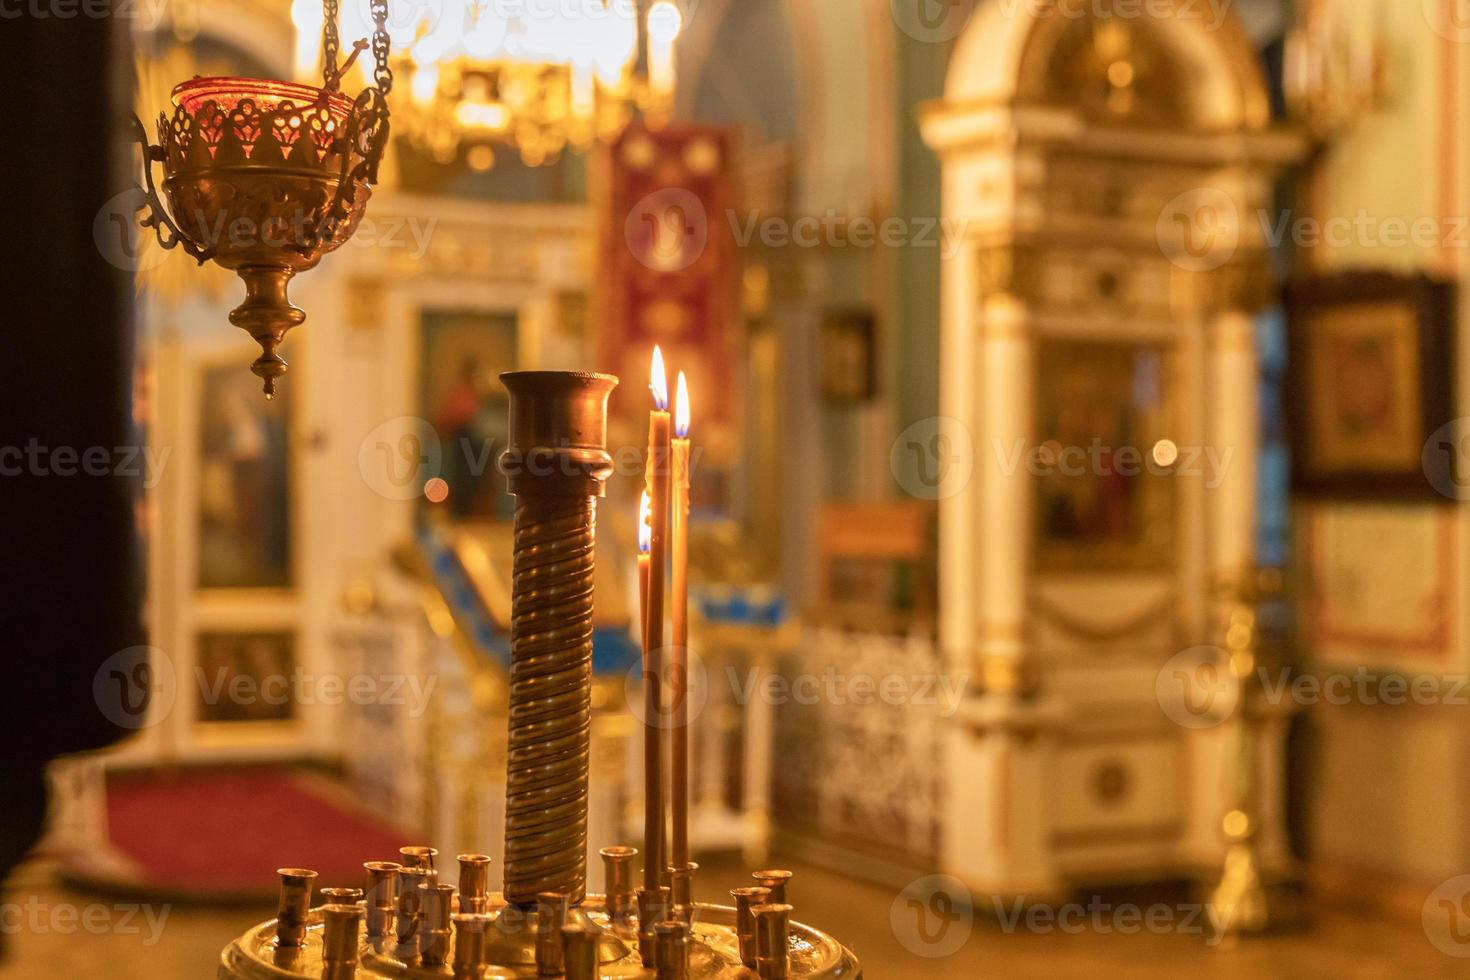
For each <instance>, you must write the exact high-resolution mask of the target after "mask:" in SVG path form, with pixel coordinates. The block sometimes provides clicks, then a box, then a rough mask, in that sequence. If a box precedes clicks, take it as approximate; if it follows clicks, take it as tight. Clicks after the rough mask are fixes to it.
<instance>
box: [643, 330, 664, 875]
mask: <svg viewBox="0 0 1470 980" xmlns="http://www.w3.org/2000/svg"><path fill="white" fill-rule="evenodd" d="M648 388H649V391H651V392H652V393H653V406H654V407H653V411H651V412H649V413H648V462H647V466H646V467H645V479H646V481H647V492H648V497H649V502H650V505H651V511H650V514H649V522H648V524H649V550H648V603H647V606H648V610H647V613H646V614H645V616H644V633H643V678H644V719H643V773H644V776H643V778H644V787H643V806H644V810H643V865H644V866H643V887H644V888H646V889H649V890H653V889H656V888H658V887H659V878H660V875H661V873H662V871H663V867H664V855H665V854H666V853H667V851H666V849H665V848H664V825H665V822H666V821H665V819H664V794H663V788H664V787H663V780H664V764H663V738H662V730H663V725H662V723H661V718H662V714H661V713H662V711H663V703H664V699H663V675H662V664H661V662H660V657H661V656H662V653H661V651H662V650H663V645H664V554H665V547H666V539H667V537H668V527H669V380H668V375H667V374H666V373H665V372H664V355H663V351H661V350H659V348H658V347H657V346H655V347H654V348H653V364H652V366H651V368H650V378H649V383H648Z"/></svg>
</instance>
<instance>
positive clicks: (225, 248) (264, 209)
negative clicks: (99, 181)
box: [133, 0, 393, 398]
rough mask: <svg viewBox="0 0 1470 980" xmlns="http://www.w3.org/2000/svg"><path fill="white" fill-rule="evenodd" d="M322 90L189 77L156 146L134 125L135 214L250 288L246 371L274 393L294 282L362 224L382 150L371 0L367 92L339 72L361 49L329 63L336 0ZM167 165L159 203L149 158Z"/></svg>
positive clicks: (384, 62) (375, 12) (329, 13)
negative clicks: (347, 87) (139, 173)
mask: <svg viewBox="0 0 1470 980" xmlns="http://www.w3.org/2000/svg"><path fill="white" fill-rule="evenodd" d="M325 8H326V16H325V17H324V18H323V27H322V47H323V69H322V74H323V79H324V84H323V86H322V87H321V88H316V87H314V86H311V85H302V84H298V83H294V82H284V81H274V80H269V79H258V78H198V77H196V78H193V79H191V80H189V81H187V82H183V83H182V84H180V85H178V86H177V87H176V88H174V90H173V104H174V109H173V114H172V116H170V115H168V114H167V113H159V116H158V145H156V146H154V145H151V144H150V143H149V142H148V135H147V132H146V130H145V129H144V126H143V123H142V121H141V120H139V119H138V117H137V116H134V117H133V128H134V135H133V138H134V140H135V141H136V142H137V143H138V144H139V145H140V146H141V147H142V150H143V185H144V193H145V195H146V201H145V203H144V204H143V205H142V206H141V207H140V209H139V210H140V211H145V212H146V213H145V214H144V215H143V217H142V219H141V222H140V223H141V225H142V226H143V227H144V228H152V229H154V231H155V232H156V233H157V235H158V241H159V244H160V245H162V246H163V247H164V248H166V249H171V248H174V247H175V246H179V247H181V248H183V250H184V251H185V252H187V253H188V254H189V255H190V256H192V257H193V258H195V259H197V260H198V261H199V264H200V265H203V264H204V263H205V262H208V261H210V260H211V259H213V260H214V261H215V262H216V263H218V264H219V265H221V266H223V267H224V268H226V269H231V270H233V271H234V272H235V273H236V274H237V275H239V277H240V278H241V279H242V280H244V282H245V302H243V303H241V304H240V305H239V306H237V307H236V308H235V309H234V310H232V311H231V312H230V322H231V323H233V324H234V325H235V326H237V327H241V328H243V329H244V330H246V331H248V332H249V334H250V336H251V337H253V338H255V340H256V342H257V343H259V344H260V348H261V355H260V357H258V358H256V360H255V363H253V364H252V365H251V366H250V370H252V371H253V372H255V374H256V375H258V376H259V377H260V378H261V379H262V381H263V382H264V386H265V394H266V397H267V398H269V397H271V396H272V395H273V394H274V392H275V386H276V379H277V378H278V377H280V376H281V375H282V374H285V373H286V361H285V358H283V357H281V355H280V352H279V350H278V348H279V347H280V344H281V341H282V340H283V339H284V337H285V335H286V331H288V330H290V329H291V328H292V327H294V326H297V325H298V324H300V323H301V322H302V321H303V320H305V319H306V313H305V312H304V311H302V310H300V309H298V308H297V307H295V306H292V305H291V301H290V300H289V299H288V298H287V295H286V289H287V286H288V284H289V283H290V281H291V277H292V276H294V275H296V273H298V272H302V271H305V270H307V269H311V268H314V267H315V266H316V264H317V263H318V262H320V261H321V259H322V256H324V255H326V254H327V253H328V252H332V251H335V250H336V249H338V248H340V247H341V246H342V245H343V244H344V243H345V242H346V241H347V240H348V239H349V238H351V237H352V234H353V232H354V231H356V229H357V225H358V222H360V221H361V220H362V215H363V212H364V211H365V210H366V208H367V202H368V197H369V196H370V195H371V185H372V184H374V183H376V182H377V179H378V164H379V163H380V162H381V161H382V158H383V152H384V150H385V149H386V148H387V146H388V101H387V97H388V92H389V90H390V89H391V88H392V86H393V73H392V70H391V69H390V67H389V63H388V53H389V38H388V30H387V21H388V4H387V0H372V6H371V10H372V18H373V28H374V29H373V38H372V53H373V58H374V60H375V62H376V66H375V68H374V72H373V84H372V85H370V86H368V87H367V88H365V89H363V91H362V93H361V94H360V95H358V96H357V98H356V99H353V98H350V97H349V96H347V95H344V94H343V93H342V91H341V81H342V76H343V75H344V74H346V72H347V70H348V69H349V68H351V66H352V63H353V62H354V61H356V60H357V57H358V55H360V54H361V53H362V51H363V50H364V49H365V48H366V47H367V46H368V42H367V41H358V42H357V43H356V44H355V45H354V46H353V52H352V54H351V55H350V56H349V58H348V59H347V62H346V63H345V64H342V65H340V66H339V65H338V63H337V58H338V54H339V44H340V42H339V40H338V36H337V0H326V2H325ZM154 163H161V164H163V174H164V177H163V193H164V196H165V197H166V198H168V203H169V205H170V207H169V208H165V207H164V206H163V202H162V201H161V200H160V199H159V196H158V189H157V187H156V186H155V184H154V181H153V164H154Z"/></svg>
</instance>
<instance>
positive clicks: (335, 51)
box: [322, 0, 393, 95]
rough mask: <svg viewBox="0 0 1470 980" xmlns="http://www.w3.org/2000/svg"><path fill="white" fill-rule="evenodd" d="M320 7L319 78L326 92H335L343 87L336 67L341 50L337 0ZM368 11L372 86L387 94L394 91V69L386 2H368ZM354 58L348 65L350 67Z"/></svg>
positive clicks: (360, 44)
mask: <svg viewBox="0 0 1470 980" xmlns="http://www.w3.org/2000/svg"><path fill="white" fill-rule="evenodd" d="M322 8H323V17H322V77H323V79H324V80H325V81H326V85H325V86H324V87H325V88H326V90H327V91H328V92H336V91H338V90H339V89H341V87H342V66H339V65H338V64H337V59H338V56H339V55H340V54H341V51H342V41H341V38H340V37H339V35H338V33H337V17H338V0H322ZM370 9H371V10H372V15H373V42H372V48H373V63H374V67H373V84H375V85H376V86H377V87H378V91H380V92H382V93H383V94H384V95H387V94H388V93H389V92H390V91H392V89H393V68H392V66H391V65H389V63H388V56H389V54H390V51H389V43H390V41H389V37H388V0H371V5H370ZM357 47H358V48H361V47H362V43H361V42H359V43H358V45H357ZM355 58H356V55H355V54H354V55H353V59H355ZM353 59H349V60H348V62H347V63H348V64H349V65H350V64H351V63H352V60H353Z"/></svg>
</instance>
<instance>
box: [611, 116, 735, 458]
mask: <svg viewBox="0 0 1470 980" xmlns="http://www.w3.org/2000/svg"><path fill="white" fill-rule="evenodd" d="M733 146H734V139H733V136H732V133H731V131H729V130H726V129H720V128H714V127H708V126H692V125H681V124H670V125H668V126H666V127H665V128H663V129H660V130H658V131H657V132H653V131H650V130H648V129H645V128H643V127H642V126H638V125H634V126H630V127H629V128H628V131H627V132H626V133H624V135H623V136H622V138H621V139H619V140H618V142H617V143H616V144H614V145H613V146H611V147H610V148H609V149H608V151H607V152H606V153H605V154H603V156H602V160H603V164H602V167H601V172H600V173H599V175H598V177H599V180H598V185H597V187H596V190H595V197H594V200H595V201H596V204H597V208H598V214H599V219H600V220H599V227H600V242H599V256H598V276H597V290H596V294H597V301H596V306H595V307H594V309H593V310H592V311H590V312H591V315H590V317H589V322H590V323H593V324H597V326H598V329H599V330H600V334H601V348H602V349H601V351H600V353H601V358H600V362H601V363H602V364H603V365H605V366H606V368H607V369H608V370H611V371H614V372H616V373H617V374H618V375H620V376H621V377H622V378H623V385H624V387H625V388H626V389H628V391H627V392H626V393H624V394H623V396H622V397H621V398H619V399H617V401H618V404H619V405H620V406H621V413H622V414H624V416H625V417H627V418H632V417H634V416H637V417H638V418H641V417H642V415H641V413H643V412H646V411H647V409H648V406H649V402H648V399H647V398H646V397H641V398H640V397H637V394H638V393H641V392H642V390H643V386H644V385H646V384H647V378H648V362H649V356H650V353H651V352H652V349H653V345H654V344H659V345H660V346H662V348H663V352H664V360H665V363H666V364H667V365H668V371H669V390H670V393H671V394H672V392H673V387H674V378H675V375H676V373H677V372H679V371H683V372H684V373H685V374H686V375H687V376H688V379H689V389H690V396H691V397H690V401H691V403H692V407H693V419H694V426H695V439H696V441H697V442H699V443H700V444H701V445H702V446H703V447H705V449H706V450H707V451H708V452H709V454H710V456H709V457H707V458H706V462H707V463H708V462H716V461H717V460H720V459H721V458H722V457H726V456H727V452H726V451H722V450H727V449H728V447H730V446H732V445H733V441H734V439H733V437H734V433H733V431H732V430H733V425H734V422H735V420H736V419H737V418H738V407H737V404H736V401H735V384H736V378H735V372H736V362H735V359H734V344H733V340H734V337H735V334H736V331H735V329H734V325H735V320H734V318H735V315H736V293H735V290H736V282H737V278H736V277H737V275H738V268H737V262H736V256H735V247H734V244H735V243H734V234H733V232H732V231H731V225H730V217H729V216H730V215H731V214H732V213H733V209H734V189H733V179H732V172H733V160H732V151H733ZM630 395H632V396H633V397H629V396H630ZM717 465H718V464H717Z"/></svg>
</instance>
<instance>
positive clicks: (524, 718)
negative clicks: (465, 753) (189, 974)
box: [219, 371, 862, 980]
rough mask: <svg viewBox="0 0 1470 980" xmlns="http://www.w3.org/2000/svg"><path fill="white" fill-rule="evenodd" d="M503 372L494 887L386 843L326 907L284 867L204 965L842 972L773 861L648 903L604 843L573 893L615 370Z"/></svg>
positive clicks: (424, 973) (504, 977) (621, 856)
mask: <svg viewBox="0 0 1470 980" xmlns="http://www.w3.org/2000/svg"><path fill="white" fill-rule="evenodd" d="M503 380H504V381H505V385H506V387H507V388H508V389H509V390H510V394H511V445H510V448H509V449H508V450H507V451H506V453H505V455H504V456H503V457H502V459H501V468H502V470H503V471H504V472H505V474H506V476H507V477H508V479H509V483H510V489H511V492H512V493H514V494H515V495H516V498H517V501H516V524H515V568H514V577H513V586H512V592H513V595H512V608H513V613H512V627H511V633H512V639H511V712H510V752H511V755H510V759H509V761H508V766H507V770H508V782H507V787H506V804H507V805H506V814H507V816H506V841H505V861H506V864H505V869H504V871H505V874H504V878H505V882H506V886H505V890H504V891H503V892H489V891H488V889H487V885H486V870H487V865H488V864H489V862H490V858H489V857H487V856H486V855H483V854H464V855H461V856H460V857H459V863H460V877H459V882H460V890H459V894H457V895H456V894H454V892H455V889H454V888H453V887H452V886H449V885H440V884H438V877H437V875H438V872H437V871H435V870H434V866H433V856H432V852H431V849H429V848H404V849H403V851H402V862H403V863H402V864H401V865H400V864H399V863H396V862H387V861H369V862H367V864H366V865H365V866H364V872H365V877H364V879H363V881H362V882H350V883H347V884H350V885H353V886H356V885H361V886H363V888H364V891H365V893H366V898H365V899H364V900H363V901H360V902H357V903H355V904H334V903H342V902H344V901H345V899H346V898H350V897H351V895H350V894H349V893H348V892H346V891H345V890H343V889H340V888H339V889H333V890H331V892H330V894H324V895H323V902H324V903H325V904H321V905H318V906H317V907H314V908H313V907H310V904H309V902H308V901H307V895H306V892H305V890H306V889H309V888H310V887H311V883H312V879H313V877H314V875H313V872H311V871H309V870H306V869H301V868H285V869H282V870H281V871H280V872H279V873H280V875H281V896H282V898H281V906H280V907H281V910H282V914H281V916H280V917H279V918H277V919H275V920H272V921H270V922H265V923H262V924H261V925H259V926H256V927H255V928H253V929H251V930H250V931H249V932H247V933H245V935H243V936H241V937H240V938H239V939H237V940H235V941H234V942H233V943H231V944H230V945H229V946H228V947H227V948H226V949H225V950H224V952H223V954H222V956H221V960H220V967H219V976H220V977H221V978H222V980H290V978H306V977H310V978H328V980H338V978H340V980H351V978H353V977H356V976H359V975H361V976H363V977H408V978H423V980H428V978H441V980H443V978H447V977H453V978H455V980H509V978H525V980H529V978H532V977H566V978H567V980H613V978H628V980H632V978H644V980H689V978H695V980H784V978H787V977H791V978H798V980H852V978H859V980H860V978H861V976H862V969H861V967H860V966H859V965H858V962H857V959H856V958H855V957H854V956H853V955H852V953H851V952H849V951H848V950H847V949H846V948H844V947H843V946H842V944H841V943H839V942H837V940H835V939H833V938H832V937H830V936H828V935H826V934H824V933H822V932H819V931H817V930H816V929H812V928H810V927H808V926H804V925H802V924H800V923H798V922H795V921H793V920H792V919H791V918H790V914H791V911H792V906H791V905H788V904H786V902H787V901H788V900H789V899H791V898H792V895H791V894H790V893H788V879H789V878H790V874H789V873H788V872H785V871H760V872H756V873H755V875H754V876H753V880H754V881H755V882H757V884H758V885H759V886H760V887H756V886H754V885H753V886H751V887H748V888H740V889H736V891H735V892H734V896H735V898H736V899H737V901H738V904H739V909H738V910H737V909H735V908H729V907H726V906H722V905H712V904H706V903H703V902H694V903H692V905H690V906H688V907H683V906H680V907H675V906H673V905H672V903H671V902H669V901H668V900H667V896H668V894H669V890H668V889H666V888H662V889H658V891H659V892H660V893H661V896H662V898H663V901H661V902H645V901H642V900H641V898H642V896H641V895H640V901H638V902H636V903H635V901H634V894H633V887H634V879H635V874H634V870H633V869H634V866H635V863H636V862H637V861H638V858H639V855H638V852H637V851H636V850H634V849H632V848H629V847H607V848H604V849H603V850H602V851H601V855H602V859H603V864H604V880H605V882H606V883H607V891H608V894H606V895H594V894H587V893H586V879H587V873H586V867H585V865H586V860H585V854H586V837H587V752H588V739H589V710H590V698H591V692H592V671H591V663H590V659H591V637H592V633H591V615H592V567H593V560H594V551H595V543H596V520H595V514H596V498H597V497H599V496H601V493H602V484H603V481H604V480H605V479H606V478H607V476H608V473H609V472H610V471H611V469H612V460H611V458H610V457H609V456H608V453H607V450H606V445H605V443H606V429H607V424H606V423H607V418H606V416H607V398H608V395H609V394H610V393H611V391H612V389H613V387H614V385H616V384H617V379H616V378H613V377H611V376H609V375H601V374H585V373H581V372H563V371H535V372H521V373H516V374H509V375H505V376H504V377H503ZM425 855H427V857H425ZM303 883H304V884H303ZM334 884H336V883H334ZM795 900H799V895H798V896H796V897H795ZM640 917H641V918H643V919H649V920H652V925H651V927H650V928H647V929H645V928H643V923H641V922H640ZM360 920H361V921H360ZM362 922H365V924H366V928H365V929H362V928H360V927H361V925H362ZM451 923H452V926H453V930H452V932H453V935H452V938H451V935H450V932H451V930H450V924H451ZM640 945H642V947H643V948H640ZM644 953H648V954H649V955H648V956H647V957H645V956H644V955H643V954H644Z"/></svg>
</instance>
